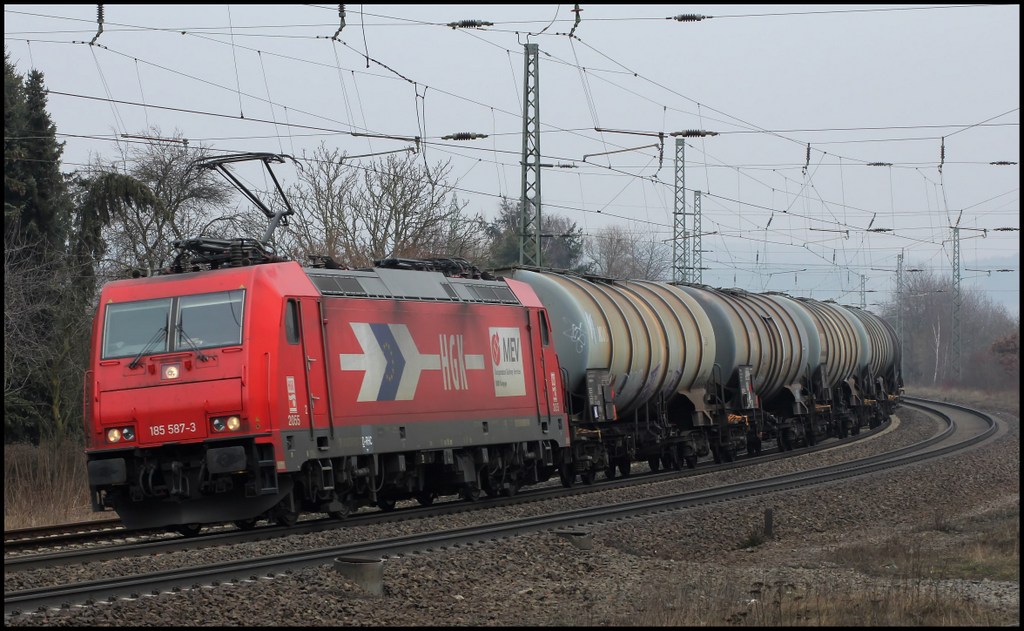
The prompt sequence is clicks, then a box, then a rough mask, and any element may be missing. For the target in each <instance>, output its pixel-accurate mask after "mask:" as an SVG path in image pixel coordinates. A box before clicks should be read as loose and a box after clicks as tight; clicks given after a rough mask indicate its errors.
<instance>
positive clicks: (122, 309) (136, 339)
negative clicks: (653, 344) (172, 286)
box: [103, 298, 171, 359]
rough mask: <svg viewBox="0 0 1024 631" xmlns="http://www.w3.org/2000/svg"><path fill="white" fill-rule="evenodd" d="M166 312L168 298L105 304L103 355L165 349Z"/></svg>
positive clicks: (169, 303) (130, 355) (169, 309)
mask: <svg viewBox="0 0 1024 631" xmlns="http://www.w3.org/2000/svg"><path fill="white" fill-rule="evenodd" d="M170 313H171V299H170V298H161V299H159V300H139V301H136V302H125V303H121V304H112V305H108V306H107V312H106V316H105V318H104V320H103V359H113V358H116V357H134V356H135V355H138V354H139V353H142V352H144V351H145V352H146V353H165V352H167V338H168V336H167V323H168V316H169V315H170Z"/></svg>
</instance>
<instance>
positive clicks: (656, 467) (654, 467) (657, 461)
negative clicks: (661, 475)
mask: <svg viewBox="0 0 1024 631" xmlns="http://www.w3.org/2000/svg"><path fill="white" fill-rule="evenodd" d="M647 466H648V467H650V468H651V471H652V472H654V473H657V472H658V471H661V456H654V457H653V458H648V459H647Z"/></svg>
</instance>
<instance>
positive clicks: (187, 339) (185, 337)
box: [175, 324, 210, 362]
mask: <svg viewBox="0 0 1024 631" xmlns="http://www.w3.org/2000/svg"><path fill="white" fill-rule="evenodd" d="M175 328H177V329H178V333H181V337H182V339H183V340H185V343H186V344H188V346H189V348H191V349H192V350H193V351H195V352H196V357H198V358H199V361H201V362H204V361H207V360H208V359H210V356H209V355H205V354H204V353H203V351H201V350H199V346H198V345H197V344H196V342H195V340H193V339H192V337H191V336H189V334H188V333H186V332H185V327H183V326H181V324H178V326H177V327H175Z"/></svg>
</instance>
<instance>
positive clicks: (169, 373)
mask: <svg viewBox="0 0 1024 631" xmlns="http://www.w3.org/2000/svg"><path fill="white" fill-rule="evenodd" d="M179 375H181V366H179V365H178V364H166V365H165V366H164V367H163V368H162V369H161V371H160V378H161V379H177V378H178V376H179Z"/></svg>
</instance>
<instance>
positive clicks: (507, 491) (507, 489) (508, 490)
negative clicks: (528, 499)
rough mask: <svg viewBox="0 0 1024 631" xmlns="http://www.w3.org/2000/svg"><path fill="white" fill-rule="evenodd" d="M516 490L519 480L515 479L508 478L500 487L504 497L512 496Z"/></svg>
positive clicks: (517, 489)
mask: <svg viewBox="0 0 1024 631" xmlns="http://www.w3.org/2000/svg"><path fill="white" fill-rule="evenodd" d="M518 492H519V482H518V481H516V480H510V481H509V482H508V484H506V485H505V486H504V487H502V489H501V494H502V495H504V496H505V497H512V496H513V495H515V494H516V493H518Z"/></svg>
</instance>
